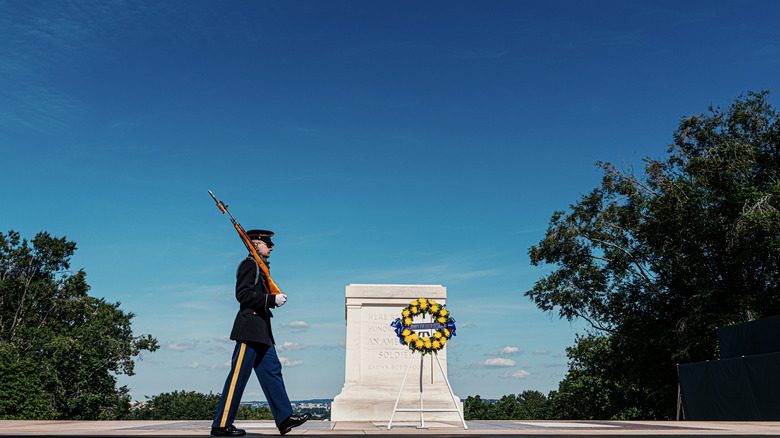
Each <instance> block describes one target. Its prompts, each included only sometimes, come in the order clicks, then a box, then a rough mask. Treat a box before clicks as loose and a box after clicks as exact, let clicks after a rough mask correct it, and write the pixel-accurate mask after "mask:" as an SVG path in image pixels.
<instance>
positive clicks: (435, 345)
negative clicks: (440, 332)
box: [433, 341, 441, 350]
mask: <svg viewBox="0 0 780 438" xmlns="http://www.w3.org/2000/svg"><path fill="white" fill-rule="evenodd" d="M433 348H434V349H436V350H438V349H439V348H441V343H439V341H433Z"/></svg>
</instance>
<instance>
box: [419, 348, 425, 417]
mask: <svg viewBox="0 0 780 438" xmlns="http://www.w3.org/2000/svg"><path fill="white" fill-rule="evenodd" d="M424 360H425V355H424V354H420V429H425V417H423V410H424V409H425V408H423V363H424Z"/></svg>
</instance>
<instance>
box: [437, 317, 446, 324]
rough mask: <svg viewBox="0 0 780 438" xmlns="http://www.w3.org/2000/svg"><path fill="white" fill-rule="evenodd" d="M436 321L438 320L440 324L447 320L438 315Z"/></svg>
mask: <svg viewBox="0 0 780 438" xmlns="http://www.w3.org/2000/svg"><path fill="white" fill-rule="evenodd" d="M436 321H439V323H440V324H444V323H445V322H447V318H445V317H443V316H440V317H439V319H437V320H436Z"/></svg>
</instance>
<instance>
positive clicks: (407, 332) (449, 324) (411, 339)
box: [390, 298, 455, 354]
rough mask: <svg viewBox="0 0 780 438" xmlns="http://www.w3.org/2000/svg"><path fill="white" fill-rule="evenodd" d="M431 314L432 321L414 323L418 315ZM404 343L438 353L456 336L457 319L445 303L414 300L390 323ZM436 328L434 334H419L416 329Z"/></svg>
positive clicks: (414, 349)
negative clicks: (446, 307)
mask: <svg viewBox="0 0 780 438" xmlns="http://www.w3.org/2000/svg"><path fill="white" fill-rule="evenodd" d="M425 315H431V317H432V319H433V321H432V322H430V323H413V320H414V318H415V317H417V316H423V317H424V316H425ZM390 325H391V326H392V327H393V328H394V329H395V334H396V335H397V336H398V340H399V341H401V344H402V345H406V346H407V347H409V349H410V350H412V351H419V352H420V353H422V354H427V353H436V352H438V351H439V350H441V349H442V348H444V346H445V345H446V344H447V341H448V340H449V339H450V338H451V337H453V336H455V319H454V318H453V317H452V315H450V312H449V311H448V310H447V309H445V306H444V305H443V304H439V303H437V302H436V301H434V300H428V299H426V298H418V299H416V300H414V301H412V302H411V303H410V304H409V305H408V306H406V307H404V309H403V310H402V311H401V317H400V318H396V319H395V321H393V322H392V323H391V324H390ZM423 329H425V330H434V332H433V336H430V337H429V336H423V337H421V336H419V335H418V334H417V333H416V332H415V331H416V330H423Z"/></svg>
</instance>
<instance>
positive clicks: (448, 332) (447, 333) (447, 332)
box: [444, 329, 450, 338]
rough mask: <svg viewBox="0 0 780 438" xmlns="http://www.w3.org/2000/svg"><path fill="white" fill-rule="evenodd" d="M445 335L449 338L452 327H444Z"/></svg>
mask: <svg viewBox="0 0 780 438" xmlns="http://www.w3.org/2000/svg"><path fill="white" fill-rule="evenodd" d="M444 336H445V337H448V338H449V337H450V329H444Z"/></svg>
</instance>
